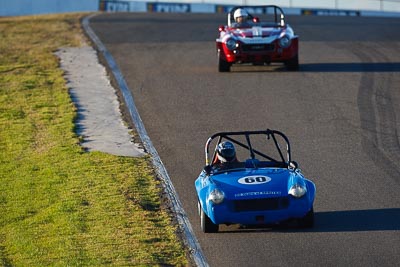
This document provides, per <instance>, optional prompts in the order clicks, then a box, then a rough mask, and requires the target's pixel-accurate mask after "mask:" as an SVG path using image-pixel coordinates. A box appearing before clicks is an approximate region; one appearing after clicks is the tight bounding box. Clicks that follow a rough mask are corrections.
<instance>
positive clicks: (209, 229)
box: [200, 208, 219, 233]
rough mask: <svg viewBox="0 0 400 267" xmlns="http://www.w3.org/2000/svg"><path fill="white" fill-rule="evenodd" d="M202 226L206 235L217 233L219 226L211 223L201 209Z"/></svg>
mask: <svg viewBox="0 0 400 267" xmlns="http://www.w3.org/2000/svg"><path fill="white" fill-rule="evenodd" d="M200 209H201V211H200V225H201V230H203V232H204V233H217V232H218V228H219V225H218V224H215V223H213V222H212V221H211V219H210V218H209V217H208V216H207V214H206V213H205V212H204V210H203V209H202V208H200Z"/></svg>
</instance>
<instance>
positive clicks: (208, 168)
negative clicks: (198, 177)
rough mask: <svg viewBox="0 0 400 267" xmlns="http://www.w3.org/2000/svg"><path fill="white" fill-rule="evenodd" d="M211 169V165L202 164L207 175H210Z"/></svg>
mask: <svg viewBox="0 0 400 267" xmlns="http://www.w3.org/2000/svg"><path fill="white" fill-rule="evenodd" d="M211 170H212V167H211V165H206V166H204V171H205V173H206V174H207V175H210V173H211Z"/></svg>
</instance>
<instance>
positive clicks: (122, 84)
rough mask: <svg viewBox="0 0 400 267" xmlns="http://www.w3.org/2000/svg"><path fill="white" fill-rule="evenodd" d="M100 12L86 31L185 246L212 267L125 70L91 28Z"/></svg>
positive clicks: (195, 258)
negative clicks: (157, 178) (119, 95)
mask: <svg viewBox="0 0 400 267" xmlns="http://www.w3.org/2000/svg"><path fill="white" fill-rule="evenodd" d="M97 15H98V13H95V14H91V15H88V16H86V17H84V18H83V19H82V26H83V29H84V31H85V32H86V34H87V36H88V37H89V38H90V39H91V41H92V42H93V44H94V45H95V48H96V49H97V51H98V52H99V53H101V54H102V55H103V56H104V58H105V60H106V62H107V64H108V67H109V70H110V71H111V73H112V74H113V75H114V78H115V80H116V82H117V84H118V87H119V90H120V91H121V93H122V96H123V98H124V101H125V104H126V105H127V108H128V110H129V114H130V116H131V119H132V121H133V123H134V125H135V127H136V130H137V133H138V135H139V137H140V139H141V140H142V143H143V146H144V147H145V149H146V150H147V152H148V153H149V154H150V155H151V159H152V163H153V165H154V167H155V169H156V171H157V174H158V175H159V176H160V178H161V180H162V182H163V187H164V190H165V192H166V194H167V196H168V198H169V200H170V202H171V205H172V211H173V213H174V216H175V218H176V219H177V221H178V224H179V228H180V230H181V231H182V234H183V242H184V244H185V246H186V247H187V248H188V251H189V253H190V257H191V258H192V260H193V261H194V263H195V264H196V266H199V267H200V266H209V265H208V263H207V261H206V258H205V256H204V254H203V251H202V249H201V247H200V243H199V242H198V240H197V238H196V236H195V234H194V232H193V228H192V226H191V224H190V222H189V219H188V217H187V215H186V213H185V211H184V209H183V207H182V203H181V201H180V200H179V197H178V195H177V193H176V190H175V188H174V186H173V184H172V181H171V179H170V177H169V175H168V173H167V170H166V168H165V166H164V164H163V163H162V161H161V159H160V157H159V155H158V152H157V150H156V149H155V148H154V146H153V144H152V142H151V140H150V137H149V136H148V134H147V131H146V129H145V127H144V124H143V121H142V119H141V118H140V115H139V112H138V110H137V108H136V105H135V102H134V99H133V96H132V94H131V91H130V90H129V87H128V85H127V83H126V81H125V79H124V78H123V75H122V73H121V71H120V70H119V68H118V66H117V64H116V62H115V60H114V58H113V57H112V55H111V54H110V52H109V51H108V50H107V49H106V47H105V46H104V44H103V43H102V42H101V41H100V39H99V38H98V37H97V35H96V34H95V33H94V31H93V30H92V28H91V27H90V25H89V21H90V19H91V18H93V17H94V16H97Z"/></svg>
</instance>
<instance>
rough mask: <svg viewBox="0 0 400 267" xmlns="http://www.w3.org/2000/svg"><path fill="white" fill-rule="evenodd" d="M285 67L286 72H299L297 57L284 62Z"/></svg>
mask: <svg viewBox="0 0 400 267" xmlns="http://www.w3.org/2000/svg"><path fill="white" fill-rule="evenodd" d="M285 65H286V68H287V69H288V70H299V55H296V56H294V57H293V58H291V59H289V60H288V61H286V62H285Z"/></svg>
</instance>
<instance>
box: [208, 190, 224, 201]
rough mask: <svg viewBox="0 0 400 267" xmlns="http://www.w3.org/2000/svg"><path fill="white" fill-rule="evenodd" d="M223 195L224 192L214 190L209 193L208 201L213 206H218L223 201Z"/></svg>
mask: <svg viewBox="0 0 400 267" xmlns="http://www.w3.org/2000/svg"><path fill="white" fill-rule="evenodd" d="M224 198H225V195H224V192H222V191H221V190H218V189H214V190H213V191H211V193H210V195H209V197H208V199H209V200H210V201H212V202H213V203H214V204H220V203H222V201H224Z"/></svg>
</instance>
